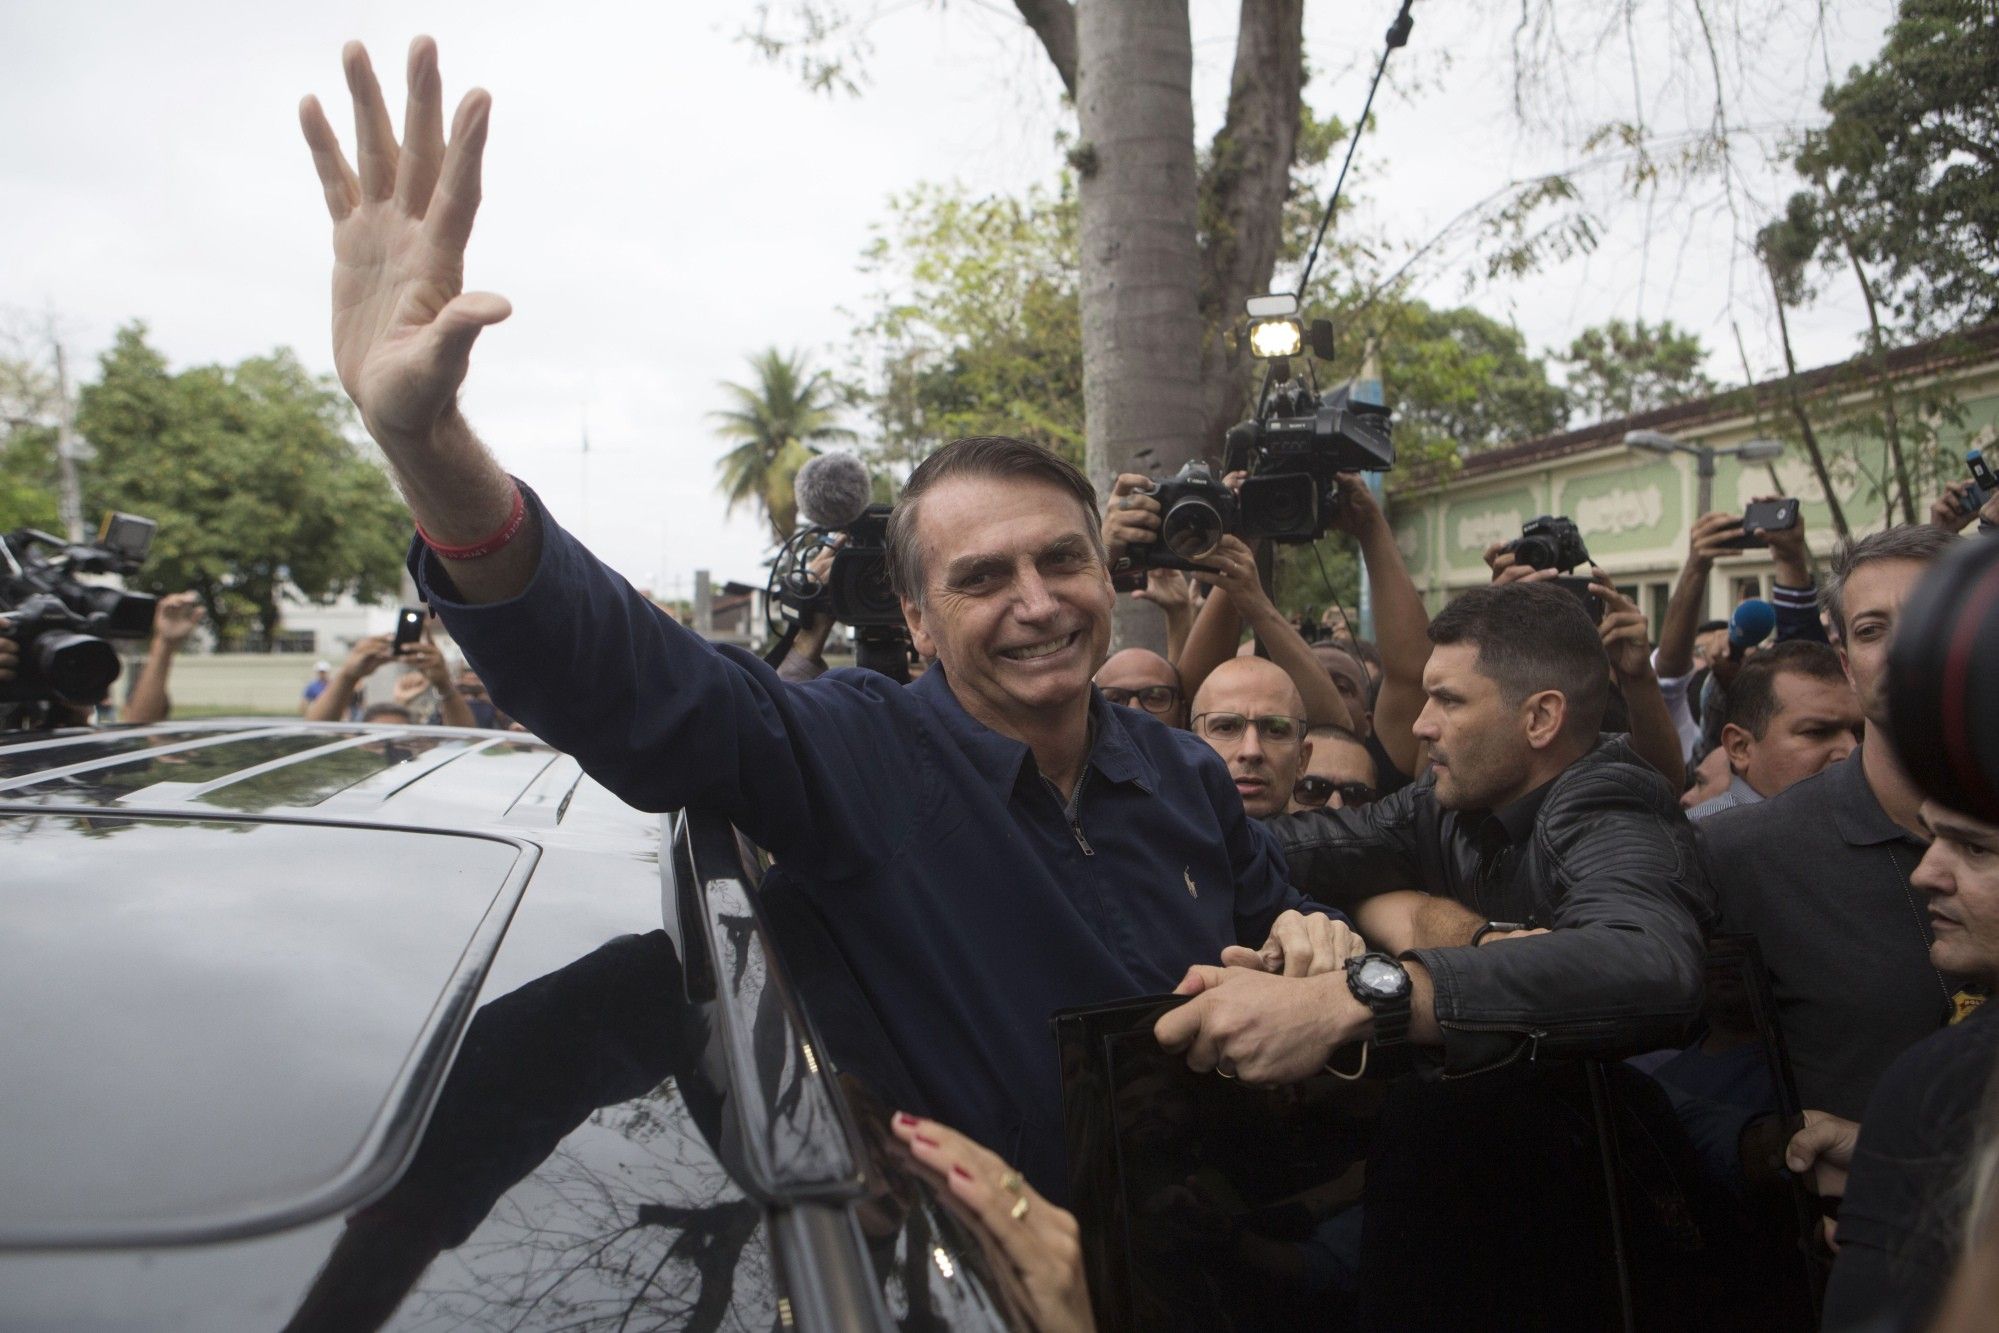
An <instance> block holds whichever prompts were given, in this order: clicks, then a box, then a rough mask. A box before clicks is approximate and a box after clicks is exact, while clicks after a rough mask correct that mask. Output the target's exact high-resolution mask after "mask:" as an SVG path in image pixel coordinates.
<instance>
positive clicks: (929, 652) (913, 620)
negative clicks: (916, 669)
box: [901, 597, 937, 658]
mask: <svg viewBox="0 0 1999 1333" xmlns="http://www.w3.org/2000/svg"><path fill="white" fill-rule="evenodd" d="M901 601H902V619H903V622H904V623H905V624H907V625H908V626H909V641H910V643H912V644H914V645H915V646H916V654H917V656H918V657H928V658H935V657H936V656H937V641H936V640H935V639H933V638H931V637H930V635H929V634H928V633H927V632H925V630H924V628H923V608H922V607H921V606H919V605H917V604H916V603H915V602H912V601H910V600H909V599H908V598H907V597H904V598H902V599H901Z"/></svg>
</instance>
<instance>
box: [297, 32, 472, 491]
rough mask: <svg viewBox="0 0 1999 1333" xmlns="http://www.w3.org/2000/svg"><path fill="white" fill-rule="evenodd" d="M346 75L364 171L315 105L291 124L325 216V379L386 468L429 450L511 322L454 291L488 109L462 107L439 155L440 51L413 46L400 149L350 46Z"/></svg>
mask: <svg viewBox="0 0 1999 1333" xmlns="http://www.w3.org/2000/svg"><path fill="white" fill-rule="evenodd" d="M342 63H343V64H344V66H345V67H346V73H347V87H348V89H349V90H350V91H351V92H352V94H353V98H354V130H355V143H356V151H357V157H358V160H359V162H360V164H361V169H360V171H359V172H358V173H357V172H356V171H355V170H354V168H353V167H351V166H349V165H348V161H347V158H346V156H345V155H344V154H343V153H342V152H341V149H340V141H339V139H338V138H337V137H336V136H335V134H334V132H333V127H332V126H331V125H330V124H328V123H327V119H326V113H325V112H324V111H323V110H321V109H320V105H319V100H318V99H317V98H314V97H307V98H306V99H305V100H304V101H303V102H301V103H300V104H299V123H300V125H301V126H302V127H303V128H304V130H305V139H306V143H307V144H309V145H310V146H311V148H312V160H313V165H314V167H315V168H316V169H317V170H318V172H319V181H320V185H321V186H322V187H323V189H324V190H325V193H326V207H327V211H328V212H329V213H330V214H331V215H332V217H333V361H334V366H335V368H336V369H337V370H338V372H339V375H340V383H341V385H342V387H344V388H345V389H346V390H347V393H348V396H349V397H351V398H353V400H354V404H355V406H356V407H358V408H359V409H360V410H361V420H362V422H363V424H364V425H366V427H367V428H368V432H369V434H371V435H373V436H374V437H375V439H376V441H377V442H378V443H379V444H381V446H382V447H383V449H384V450H385V451H388V452H390V453H391V454H392V455H393V454H394V453H395V452H397V451H398V450H403V451H408V450H414V449H418V448H420V447H421V446H422V445H424V444H425V443H426V442H427V441H429V439H430V438H431V435H432V432H433V431H434V430H435V428H436V427H437V425H438V423H439V422H440V420H442V419H443V418H444V417H445V416H446V414H447V413H449V412H451V411H452V410H453V405H454V404H455V402H456V400H457V394H458V386H459V384H460V383H461V382H462V381H463V380H464V378H465V369H466V366H467V364H468V362H469V359H470V357H471V352H472V342H473V339H475V338H476V337H478V335H479V331H480V330H481V329H483V328H485V327H486V326H487V325H488V324H497V323H498V322H499V321H501V320H503V319H505V318H506V317H507V315H508V314H509V313H511V307H510V306H509V305H508V304H507V302H506V300H505V298H503V297H500V296H496V295H493V294H492V293H490V292H467V291H464V290H463V287H464V275H465V244H466V241H467V240H468V239H469V238H470V236H471V234H472V219H473V216H474V215H475V214H476V213H477V212H478V209H479V191H480V167H481V159H482V157H483V156H484V153H485V147H486V126H487V117H488V114H489V113H490V111H491V108H492V99H491V98H490V97H488V96H487V94H486V93H485V92H484V91H482V90H480V89H477V88H474V89H473V90H472V91H470V92H468V93H466V94H465V98H464V100H463V101H461V102H460V103H459V104H458V112H457V115H456V116H455V117H454V118H453V120H452V126H451V141H450V143H449V144H448V145H447V144H446V142H445V138H444V123H443V109H444V92H443V84H442V81H441V80H440V78H439V76H438V72H437V44H436V43H435V42H433V41H431V39H430V38H428V37H419V38H417V39H416V40H415V41H414V42H412V43H411V44H410V52H409V103H408V107H407V111H406V115H405V120H404V125H403V142H402V143H401V144H398V143H397V142H396V137H395V131H394V129H393V127H392V126H391V124H390V121H389V111H388V107H387V106H386V105H385V104H384V103H383V101H382V89H381V85H380V84H379V83H377V82H376V79H375V71H374V68H373V66H372V65H370V63H369V61H368V53H367V51H366V50H365V49H364V48H363V47H362V46H361V44H360V43H359V42H349V43H348V44H347V47H346V49H345V50H344V51H343V52H342Z"/></svg>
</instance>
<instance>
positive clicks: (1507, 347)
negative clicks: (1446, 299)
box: [1338, 301, 1568, 463]
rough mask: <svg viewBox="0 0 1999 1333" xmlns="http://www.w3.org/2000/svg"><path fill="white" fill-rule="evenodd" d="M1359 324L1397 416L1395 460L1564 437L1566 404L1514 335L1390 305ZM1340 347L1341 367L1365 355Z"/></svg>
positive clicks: (1497, 325)
mask: <svg viewBox="0 0 1999 1333" xmlns="http://www.w3.org/2000/svg"><path fill="white" fill-rule="evenodd" d="M1370 313H1371V315H1372V318H1370V319H1368V320H1365V321H1363V322H1361V327H1362V328H1364V329H1366V331H1367V343H1368V344H1370V345H1371V346H1372V348H1373V351H1374V354H1375V358H1376V362H1377V364H1378V365H1379V367H1380V370H1381V383H1382V389H1383V393H1384V396H1385V397H1386V399H1387V402H1388V405H1389V406H1390V407H1392V408H1394V409H1395V413H1396V417H1395V437H1396V450H1397V454H1398V458H1399V459H1401V460H1404V461H1406V462H1409V463H1414V462H1422V461H1430V460H1436V459H1439V458H1443V457H1447V456H1449V455H1451V454H1454V453H1457V452H1459V451H1463V452H1477V451H1478V450H1481V449H1491V448H1496V447H1498V446H1500V445H1505V444H1517V443H1519V442H1520V441H1521V440H1531V439H1534V438H1536V437H1537V436H1541V435H1547V434H1549V433H1551V432H1553V431H1558V430H1560V429H1561V428H1562V426H1563V424H1564V422H1566V420H1567V419H1568V399H1567V397H1566V396H1565V395H1564V394H1563V392H1562V390H1561V388H1560V387H1559V386H1558V385H1554V384H1550V383H1549V382H1548V368H1547V366H1546V365H1545V364H1543V362H1542V361H1541V359H1540V358H1539V357H1537V356H1535V355H1533V354H1532V353H1531V352H1529V351H1528V350H1527V340H1526V338H1524V337H1523V336H1522V335H1521V333H1520V330H1518V329H1516V328H1514V327H1513V326H1512V325H1511V324H1505V323H1502V322H1500V321H1499V320H1496V319H1494V318H1492V317H1491V316H1490V315H1487V314H1484V313H1482V312H1481V311H1478V310H1474V309H1471V308H1470V307H1467V306H1458V307H1455V308H1452V309H1444V310H1439V309H1435V308H1433V307H1431V306H1429V305H1426V304H1424V303H1423V302H1421V301H1407V302H1400V301H1397V302H1389V303H1387V304H1386V305H1383V306H1379V307H1377V308H1376V309H1375V310H1373V311H1371V312H1370ZM1355 341H1356V340H1355V339H1354V338H1352V337H1349V338H1348V339H1347V350H1346V353H1345V356H1344V357H1343V358H1342V361H1341V362H1340V363H1338V364H1339V366H1340V369H1341V370H1342V371H1344V372H1345V373H1347V374H1351V373H1355V372H1358V370H1359V369H1360V367H1359V366H1358V365H1357V364H1355V365H1352V366H1351V368H1349V367H1348V366H1347V365H1346V364H1345V362H1346V359H1347V358H1358V357H1359V356H1361V355H1362V354H1363V353H1364V352H1365V351H1366V350H1367V349H1366V347H1364V346H1363V347H1357V346H1355V345H1354V344H1355Z"/></svg>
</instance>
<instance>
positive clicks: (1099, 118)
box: [1044, 0, 1206, 651]
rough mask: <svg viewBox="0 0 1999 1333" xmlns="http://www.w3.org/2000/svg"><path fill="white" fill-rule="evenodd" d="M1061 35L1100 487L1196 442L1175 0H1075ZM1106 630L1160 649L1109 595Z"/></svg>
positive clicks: (1189, 163)
mask: <svg viewBox="0 0 1999 1333" xmlns="http://www.w3.org/2000/svg"><path fill="white" fill-rule="evenodd" d="M1075 39H1076V40H1075V53H1076V57H1075V59H1076V63H1075V75H1076V77H1075V92H1076V116H1077V121H1078V125H1079V129H1080V131H1081V134H1080V141H1079V143H1078V145H1077V148H1076V153H1075V161H1076V163H1077V168H1078V171H1077V174H1078V176H1079V177H1080V179H1079V182H1078V187H1077V199H1078V203H1079V205H1080V209H1081V230H1082V235H1081V248H1082V256H1081V259H1082V283H1083V285H1082V322H1083V409H1084V412H1085V413H1086V417H1087V422H1086V425H1087V436H1086V439H1087V446H1086V457H1087V460H1088V465H1089V472H1090V479H1091V480H1092V481H1094V482H1095V483H1096V484H1097V487H1098V489H1099V490H1100V491H1105V492H1107V491H1108V489H1109V487H1110V484H1111V482H1112V480H1113V479H1114V478H1115V477H1116V476H1117V474H1118V473H1119V472H1123V471H1131V470H1140V471H1152V472H1154V473H1161V472H1171V471H1172V470H1174V469H1176V468H1178V467H1179V466H1180V465H1181V464H1182V463H1183V462H1185V461H1186V460H1188V459H1190V458H1193V457H1196V456H1198V455H1199V454H1201V453H1202V452H1203V447H1204V445H1205V443H1206V441H1205V440H1204V438H1203V436H1204V429H1203V428H1204V426H1205V424H1206V422H1205V414H1204V411H1203V407H1204V403H1203V397H1202V392H1201V310H1200V272H1201V266H1200V250H1199V246H1198V243H1197V241H1196V234H1195V170H1194V107H1193V91H1192V83H1193V45H1192V40H1191V37H1190V35H1189V31H1188V24H1187V3H1186V0H1082V3H1080V4H1079V5H1078V6H1077V8H1076V10H1075ZM1045 40H1046V38H1045V37H1044V41H1045ZM1145 450H1149V451H1150V454H1149V455H1148V457H1147V458H1146V459H1144V460H1138V461H1137V462H1135V461H1134V460H1135V458H1136V455H1138V454H1139V453H1140V452H1141V451H1145ZM1116 639H1117V642H1118V643H1120V644H1122V645H1130V644H1142V645H1145V646H1148V647H1152V648H1153V649H1155V650H1156V651H1163V650H1164V645H1165V626H1164V624H1163V623H1162V622H1161V620H1160V619H1159V617H1158V615H1157V613H1156V612H1154V610H1153V608H1152V607H1151V606H1149V605H1146V604H1144V603H1135V602H1133V601H1131V600H1129V599H1120V601H1119V605H1118V612H1117V626H1116Z"/></svg>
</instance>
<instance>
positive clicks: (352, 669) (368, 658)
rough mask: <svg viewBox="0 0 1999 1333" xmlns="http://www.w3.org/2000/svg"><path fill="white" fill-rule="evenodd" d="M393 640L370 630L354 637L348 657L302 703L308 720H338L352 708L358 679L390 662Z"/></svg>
mask: <svg viewBox="0 0 1999 1333" xmlns="http://www.w3.org/2000/svg"><path fill="white" fill-rule="evenodd" d="M395 657H396V652H395V642H394V640H393V639H392V638H391V637H390V636H389V635H387V634H370V635H368V636H367V637H365V638H361V639H356V640H355V641H354V646H353V647H352V648H350V649H348V650H347V657H346V659H345V660H344V661H342V662H341V663H340V665H339V667H338V668H337V669H335V671H334V673H333V675H332V677H331V678H330V679H328V681H327V682H326V688H325V689H323V690H321V691H320V692H319V695H318V697H317V698H315V699H314V700H313V701H312V702H311V703H309V704H307V705H306V706H305V720H306V721H308V722H341V721H345V720H346V718H347V715H348V714H349V713H350V712H352V711H353V707H354V693H355V691H356V690H358V689H360V688H361V682H363V681H365V680H367V679H368V677H370V676H372V675H374V674H375V673H376V672H377V671H379V670H381V669H382V668H383V667H385V666H387V665H388V664H389V663H390V662H393V661H394V660H395Z"/></svg>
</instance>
